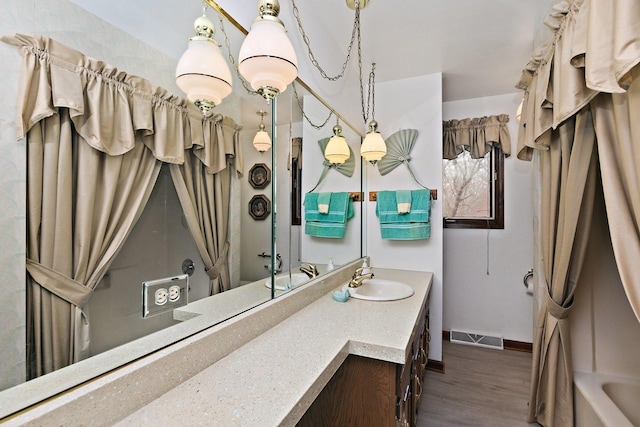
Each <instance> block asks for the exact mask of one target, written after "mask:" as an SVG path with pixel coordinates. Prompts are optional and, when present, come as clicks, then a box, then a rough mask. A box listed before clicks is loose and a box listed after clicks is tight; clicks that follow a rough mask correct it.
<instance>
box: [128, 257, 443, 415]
mask: <svg viewBox="0 0 640 427" xmlns="http://www.w3.org/2000/svg"><path fill="white" fill-rule="evenodd" d="M374 271H375V274H376V278H381V279H391V280H397V281H402V282H405V283H408V284H409V285H411V286H412V287H413V288H414V291H415V294H414V295H413V296H412V297H410V298H407V299H404V300H399V301H387V302H373V301H363V300H356V299H353V298H351V299H349V301H347V302H346V303H339V302H336V301H334V300H333V299H332V298H331V294H330V293H328V294H325V295H323V296H322V297H320V298H319V299H318V300H316V301H315V302H313V303H311V304H310V305H308V306H307V307H305V308H303V309H302V310H300V311H298V312H296V313H294V314H293V315H291V316H290V317H288V318H287V319H285V320H283V321H282V322H280V323H279V324H278V325H276V326H274V327H273V328H270V329H269V330H267V331H266V332H264V333H262V334H261V335H259V336H258V337H257V338H255V339H253V340H252V341H250V342H248V343H247V344H245V345H243V346H241V347H239V348H238V349H236V350H235V351H233V352H232V353H230V354H229V355H228V356H226V357H224V358H222V359H220V360H219V361H218V362H216V363H215V364H213V365H211V366H209V367H208V368H206V369H204V370H202V371H201V372H200V373H198V374H197V375H195V376H194V377H192V378H190V379H188V380H186V381H184V382H183V383H181V384H180V385H178V386H177V387H175V388H173V389H171V390H169V391H168V392H167V393H165V394H164V395H162V396H160V397H159V398H157V399H156V400H154V401H152V402H150V403H149V404H148V405H146V406H144V407H142V408H140V409H139V410H137V411H135V412H134V413H132V414H131V415H129V416H128V417H126V418H125V419H123V420H122V421H120V422H119V423H118V424H117V425H121V426H130V425H136V426H140V425H154V426H157V425H176V423H179V424H180V425H207V426H224V427H231V426H243V427H246V426H260V427H268V426H278V425H283V426H289V425H291V426H293V425H295V424H296V422H297V421H298V420H299V419H300V417H301V416H302V415H303V414H304V413H305V412H306V410H307V409H308V407H309V406H310V405H311V404H312V403H313V401H314V400H315V398H316V397H317V395H318V394H319V393H320V391H321V390H322V389H323V388H324V386H325V385H326V383H327V382H328V381H329V380H330V378H331V377H332V376H333V374H334V373H335V372H336V371H337V369H338V368H339V367H340V365H341V364H342V362H343V361H344V360H345V359H346V357H347V355H348V354H349V353H351V354H355V355H360V356H365V357H371V358H376V359H381V360H385V361H389V362H393V363H398V364H402V363H404V361H405V360H406V357H407V355H408V352H409V351H410V348H409V347H410V345H409V344H410V338H411V334H412V332H413V330H414V329H415V327H416V324H417V322H418V318H417V317H418V314H419V312H420V308H421V307H422V305H423V304H424V302H425V301H426V299H427V296H428V293H429V289H430V286H431V282H432V278H433V275H432V274H431V273H426V272H414V271H403V270H389V269H375V270H374ZM341 286H342V284H340V283H336V286H335V287H334V289H337V288H338V287H341ZM202 314H204V313H202ZM185 363H188V361H185Z"/></svg>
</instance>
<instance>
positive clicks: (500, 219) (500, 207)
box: [442, 145, 504, 230]
mask: <svg viewBox="0 0 640 427" xmlns="http://www.w3.org/2000/svg"><path fill="white" fill-rule="evenodd" d="M489 155H490V166H491V170H492V171H493V174H492V175H493V186H492V187H493V188H492V191H491V201H490V207H491V210H492V212H491V213H492V216H491V217H488V218H479V217H478V218H447V217H443V218H442V225H443V227H444V228H461V229H474V228H475V229H492V230H503V229H504V153H503V152H502V149H501V148H500V147H499V146H497V145H494V146H493V147H492V149H491V152H490V153H489ZM443 197H444V195H443Z"/></svg>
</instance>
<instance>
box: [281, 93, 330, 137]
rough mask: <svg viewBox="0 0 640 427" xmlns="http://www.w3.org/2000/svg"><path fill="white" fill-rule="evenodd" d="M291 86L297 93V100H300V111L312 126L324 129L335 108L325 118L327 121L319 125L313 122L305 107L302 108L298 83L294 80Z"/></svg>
mask: <svg viewBox="0 0 640 427" xmlns="http://www.w3.org/2000/svg"><path fill="white" fill-rule="evenodd" d="M291 86H292V87H293V93H294V94H295V97H296V101H297V102H298V107H299V108H300V112H301V113H302V116H303V117H304V118H305V120H306V121H307V122H308V123H309V124H310V125H311V127H313V128H316V129H322V128H323V127H324V126H325V125H326V124H327V122H328V121H329V119H330V118H331V116H332V115H333V110H329V116H327V118H326V119H325V121H324V122H323V123H322V124H321V125H317V124H315V123H313V122H312V121H311V119H310V118H309V116H307V113H305V112H304V108H302V100H301V99H300V97H299V96H298V90H297V89H296V83H295V82H293V84H292V85H291Z"/></svg>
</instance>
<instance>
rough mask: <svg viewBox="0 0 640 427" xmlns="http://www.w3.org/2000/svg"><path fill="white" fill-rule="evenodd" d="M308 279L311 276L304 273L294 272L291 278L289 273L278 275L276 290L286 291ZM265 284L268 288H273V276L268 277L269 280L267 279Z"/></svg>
mask: <svg viewBox="0 0 640 427" xmlns="http://www.w3.org/2000/svg"><path fill="white" fill-rule="evenodd" d="M307 280H309V277H308V276H307V275H306V274H304V273H293V274H292V275H291V280H289V275H288V274H283V275H281V276H276V290H278V291H285V290H287V288H288V289H293V288H295V287H296V286H298V285H301V284H302V283H304V282H306V281H307ZM287 284H289V286H288V287H287ZM264 285H265V286H266V287H267V288H271V278H268V279H267V280H265V282H264Z"/></svg>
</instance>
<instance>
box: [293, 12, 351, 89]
mask: <svg viewBox="0 0 640 427" xmlns="http://www.w3.org/2000/svg"><path fill="white" fill-rule="evenodd" d="M291 4H292V5H293V16H295V18H296V22H297V23H298V30H299V31H300V35H302V41H304V44H305V45H306V46H307V52H308V53H309V59H310V60H311V63H312V64H313V66H314V67H316V68H317V69H318V71H319V72H320V75H321V76H322V77H323V78H325V79H327V80H331V81H336V80H338V79H340V78H342V77H343V76H344V73H345V71H346V69H347V64H348V63H349V60H350V59H351V50H352V49H353V44H354V42H355V40H356V37H357V39H358V57H360V1H359V0H356V8H355V18H354V19H353V30H352V31H351V41H350V42H349V47H348V48H347V57H346V59H345V60H344V63H343V64H342V69H341V70H340V73H338V74H336V75H335V76H329V75H328V74H327V73H326V71H324V69H323V68H322V67H321V66H320V64H319V63H318V60H317V59H316V57H315V55H314V54H313V50H312V49H311V42H310V40H309V36H307V33H306V32H305V31H304V28H303V27H302V20H301V19H300V11H299V10H298V6H297V5H296V2H295V0H291Z"/></svg>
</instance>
